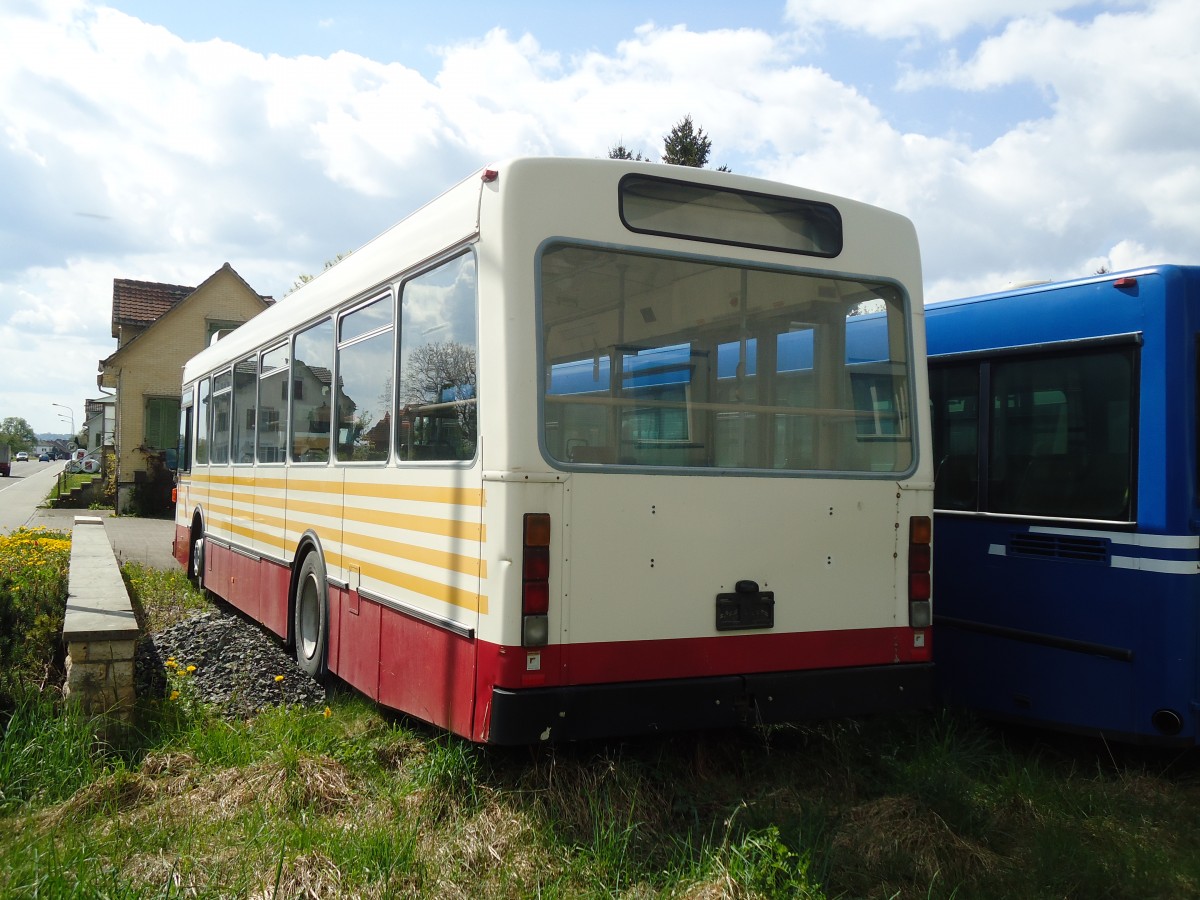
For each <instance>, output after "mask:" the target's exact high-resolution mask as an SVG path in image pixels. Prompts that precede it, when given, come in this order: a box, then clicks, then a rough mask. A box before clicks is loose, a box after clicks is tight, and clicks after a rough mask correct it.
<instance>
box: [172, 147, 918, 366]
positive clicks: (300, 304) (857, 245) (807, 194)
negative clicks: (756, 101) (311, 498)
mask: <svg viewBox="0 0 1200 900" xmlns="http://www.w3.org/2000/svg"><path fill="white" fill-rule="evenodd" d="M564 167H571V171H572V172H578V174H579V178H580V180H581V181H583V180H585V179H587V177H588V174H589V172H590V173H598V172H600V171H601V170H603V171H604V172H605V178H606V180H609V179H611V180H612V181H614V182H615V181H616V180H619V178H620V177H621V176H622V175H624V174H625V173H626V172H640V173H643V174H653V175H657V176H660V177H666V178H673V179H678V180H683V179H686V180H688V181H694V182H697V183H701V184H711V185H714V186H723V187H732V188H737V189H740V190H746V191H756V192H760V193H774V194H794V195H796V196H801V197H803V198H805V199H811V200H816V201H825V202H828V203H831V204H835V205H836V206H837V208H838V210H839V211H840V212H841V214H842V216H843V217H844V218H846V219H847V221H848V227H847V246H846V247H845V248H843V251H842V253H841V254H840V256H839V260H840V261H843V264H844V265H847V266H849V267H850V268H851V269H853V268H855V267H856V266H857V265H861V263H862V261H863V259H864V258H865V257H868V256H869V257H871V258H872V259H875V258H877V257H878V256H879V254H881V253H882V254H884V255H885V256H886V259H885V260H881V261H880V264H881V268H882V269H883V270H884V271H891V270H893V269H894V268H896V267H897V266H900V265H901V264H903V266H904V268H905V269H906V270H907V269H909V268H913V264H914V263H916V265H915V268H913V271H911V272H909V271H905V272H903V273H902V276H903V281H904V282H905V285H906V287H907V288H909V290H910V291H911V292H912V294H913V304H914V306H915V307H916V309H917V310H918V311H919V310H920V309H921V306H922V302H921V296H920V289H921V284H920V268H919V262H918V260H919V257H918V256H917V251H916V236H915V230H913V228H912V224H911V222H909V220H908V219H907V218H905V217H904V216H901V215H899V214H898V213H893V212H890V211H888V210H884V209H880V208H878V207H874V206H871V205H870V204H867V203H862V202H861V201H854V200H848V199H846V198H841V197H836V196H834V195H831V194H824V193H822V192H820V191H814V190H811V189H808V188H802V187H800V186H797V185H783V184H780V183H777V182H772V181H767V180H764V179H761V178H755V177H752V176H746V175H736V174H732V173H728V172H721V171H718V170H713V169H696V168H690V167H684V166H664V165H662V164H659V163H649V162H645V161H634V160H611V159H588V158H563V157H516V158H512V159H507V160H502V161H498V162H495V163H492V164H490V165H489V166H486V167H483V168H480V169H477V170H476V171H475V172H473V173H471V174H470V175H469V176H467V177H466V178H464V179H463V180H462V181H460V182H459V183H458V184H456V185H455V186H453V187H451V188H450V189H449V190H447V191H445V192H444V193H442V194H441V195H439V196H438V197H436V198H434V199H433V200H430V201H429V202H428V203H426V204H424V205H423V206H421V207H419V208H418V209H416V210H414V211H413V212H411V213H410V214H408V215H407V216H405V217H404V218H403V219H401V220H400V221H399V222H397V223H396V224H395V225H392V226H391V227H390V228H388V229H387V230H386V231H384V232H382V233H381V234H379V235H378V236H376V237H375V238H373V239H372V240H370V241H369V242H367V243H366V244H364V245H363V246H362V247H360V248H359V249H357V250H355V251H354V252H353V253H351V254H350V255H349V256H347V257H346V258H344V259H343V260H341V261H340V262H338V263H337V264H336V265H333V266H330V267H329V268H327V269H325V270H324V271H323V272H321V273H320V274H319V275H317V276H316V277H315V278H313V279H312V280H311V281H308V282H307V283H305V284H304V285H302V286H301V287H299V288H298V289H296V290H295V291H293V292H291V293H290V294H288V295H287V296H286V297H284V298H282V299H281V300H280V301H279V302H277V303H275V304H274V305H273V306H271V307H270V308H268V309H266V310H264V311H263V312H261V313H259V314H258V315H257V316H255V317H254V318H253V319H251V320H250V321H249V322H247V323H246V324H245V325H242V326H241V327H239V328H237V329H235V330H234V331H233V332H232V333H230V334H229V335H227V336H226V337H224V338H222V339H221V340H219V341H218V342H217V343H215V344H213V345H212V346H210V347H208V348H207V349H205V350H203V351H201V352H200V353H198V354H197V355H196V356H195V357H193V358H192V359H191V360H190V361H188V362H187V363H186V365H185V366H184V372H183V381H184V383H185V384H186V383H188V382H190V381H192V380H194V379H195V378H197V377H198V376H200V375H202V374H204V373H205V372H208V371H212V370H215V369H217V368H220V367H221V366H222V365H225V364H227V363H229V362H230V361H232V360H236V359H239V358H241V357H243V356H245V355H247V354H249V353H251V352H253V351H255V350H257V349H259V348H260V347H263V346H264V345H266V344H268V343H270V342H271V341H272V339H273V337H274V336H276V335H278V336H282V335H285V334H287V333H289V332H291V331H294V330H297V329H299V328H302V327H304V326H305V325H307V324H308V323H310V322H314V321H316V320H317V319H319V318H321V317H322V316H324V315H325V314H326V313H328V311H329V310H330V309H332V308H335V307H336V306H338V305H339V304H341V303H344V302H346V301H348V300H351V299H353V298H355V297H362V298H364V299H365V298H366V297H367V296H369V295H371V294H372V293H374V292H375V291H377V290H381V289H383V288H384V287H385V286H387V285H388V284H389V283H390V282H391V281H393V280H394V279H395V278H396V277H397V275H398V274H399V273H402V272H404V271H407V270H411V269H413V268H415V267H417V266H419V265H421V263H423V262H425V261H427V260H432V259H433V258H436V257H437V256H438V255H439V254H441V253H444V252H445V251H446V250H448V249H450V248H452V247H454V246H455V245H458V244H463V243H465V242H467V241H469V240H471V239H472V238H474V237H476V236H477V235H478V234H479V228H480V226H479V222H480V204H481V202H482V201H481V194H482V189H483V187H484V185H485V178H486V173H488V172H490V171H498V172H513V173H515V172H516V171H517V170H518V169H520V170H522V171H523V172H524V173H525V174H526V175H532V178H533V180H535V181H536V180H537V177H538V175H539V173H543V172H545V173H549V172H551V171H559V172H561V171H563V170H564ZM614 208H615V206H614ZM874 220H886V221H888V222H890V223H893V224H892V225H889V226H888V227H889V228H891V229H892V230H893V232H895V231H896V229H897V228H904V229H907V231H908V232H910V233H911V235H910V240H911V246H910V244H909V242H906V241H903V240H899V241H898V240H889V241H883V242H880V241H878V240H876V239H875V235H874V234H867V233H863V229H860V228H859V227H858V226H859V224H861V223H862V222H864V221H874ZM751 252H752V251H751Z"/></svg>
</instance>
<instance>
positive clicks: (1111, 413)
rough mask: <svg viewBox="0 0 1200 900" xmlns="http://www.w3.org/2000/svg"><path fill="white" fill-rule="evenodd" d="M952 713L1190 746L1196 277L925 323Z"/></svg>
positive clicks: (1199, 337) (940, 612)
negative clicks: (961, 710) (967, 711)
mask: <svg viewBox="0 0 1200 900" xmlns="http://www.w3.org/2000/svg"><path fill="white" fill-rule="evenodd" d="M926 322H927V334H928V346H929V369H930V399H931V403H932V407H933V443H934V451H935V457H936V459H935V464H936V467H937V468H936V475H935V477H936V487H935V500H934V506H935V527H934V534H935V537H936V540H935V543H934V567H933V572H934V579H935V581H936V583H937V595H938V604H937V608H936V610H935V617H934V623H935V630H936V631H937V635H938V646H937V648H936V650H935V658H936V661H937V667H938V680H939V682H940V684H941V686H942V691H943V696H944V699H945V700H946V702H948V703H950V704H952V705H961V706H966V707H970V708H974V709H976V710H979V711H980V712H982V713H984V714H987V715H989V716H991V717H997V718H1002V719H1008V720H1015V721H1020V722H1026V723H1031V724H1036V725H1042V726H1048V727H1053V728H1059V729H1063V730H1067V731H1076V732H1080V733H1086V734H1092V735H1101V736H1103V737H1104V738H1106V739H1113V740H1120V741H1131V742H1137V743H1155V744H1170V745H1185V746H1186V745H1195V744H1196V743H1197V742H1198V734H1200V729H1198V718H1200V668H1198V666H1200V653H1198V644H1200V454H1198V452H1197V445H1198V443H1200V435H1198V429H1200V410H1198V403H1200V390H1198V382H1200V370H1198V366H1197V356H1198V348H1200V267H1185V266H1155V267H1151V268H1144V269H1137V270H1130V271H1125V272H1118V273H1106V274H1102V275H1098V276H1095V277H1091V278H1084V279H1079V280H1074V281H1067V282H1061V283H1054V284H1039V285H1035V286H1029V287H1022V288H1020V289H1016V290H1010V291H1005V292H1003V293H997V294H989V295H986V296H980V297H971V298H967V299H961V300H953V301H948V302H944V303H936V304H930V305H929V306H928V307H927V308H926Z"/></svg>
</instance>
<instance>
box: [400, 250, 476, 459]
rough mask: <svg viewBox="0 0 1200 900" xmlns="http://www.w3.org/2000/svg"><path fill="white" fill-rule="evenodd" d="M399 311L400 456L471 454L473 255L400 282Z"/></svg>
mask: <svg viewBox="0 0 1200 900" xmlns="http://www.w3.org/2000/svg"><path fill="white" fill-rule="evenodd" d="M400 316H401V323H402V324H401V327H400V389H399V391H398V392H397V396H398V404H399V407H400V409H399V413H398V415H397V422H396V426H397V436H396V443H397V450H398V453H399V457H400V459H401V460H468V459H472V458H474V456H475V447H476V443H477V440H478V428H477V424H476V422H477V419H476V367H477V357H476V340H475V258H474V257H473V256H471V255H469V254H468V255H463V256H459V257H457V258H455V259H452V260H450V261H449V262H447V263H444V264H443V265H441V266H438V267H437V268H436V269H433V270H431V271H429V272H426V273H425V274H423V275H419V276H417V277H416V278H413V279H411V280H409V281H407V282H405V284H404V286H403V289H402V293H401V314H400Z"/></svg>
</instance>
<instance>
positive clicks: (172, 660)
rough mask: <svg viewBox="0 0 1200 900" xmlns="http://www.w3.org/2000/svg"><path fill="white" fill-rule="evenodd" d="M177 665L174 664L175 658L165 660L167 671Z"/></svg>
mask: <svg viewBox="0 0 1200 900" xmlns="http://www.w3.org/2000/svg"><path fill="white" fill-rule="evenodd" d="M178 665H179V663H177V662H175V657H173V656H172V657H169V658H168V659H167V668H168V669H174V668H175V667H176V666H178Z"/></svg>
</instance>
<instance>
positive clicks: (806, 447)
mask: <svg viewBox="0 0 1200 900" xmlns="http://www.w3.org/2000/svg"><path fill="white" fill-rule="evenodd" d="M540 282H541V290H540V296H541V321H542V335H541V337H542V347H541V354H542V355H541V358H542V360H543V370H542V385H541V387H542V390H541V399H542V442H543V447H544V450H545V452H546V455H547V456H548V457H549V459H550V460H551V461H553V462H555V463H558V464H566V465H568V466H570V465H580V466H616V467H620V466H637V467H646V466H653V467H677V468H683V469H756V470H764V469H767V470H783V471H797V472H799V471H828V472H861V473H889V474H894V473H898V472H904V471H907V470H908V469H909V468H910V467H911V466H912V463H913V446H912V441H913V426H912V410H911V405H910V404H911V398H910V384H911V371H910V369H911V362H910V352H909V346H910V341H909V333H908V327H907V301H906V299H905V296H904V294H903V293H902V292H901V291H900V290H899V289H898V288H897V287H896V286H895V285H892V284H887V283H876V282H868V281H859V280H853V279H844V278H830V277H822V276H817V275H808V274H801V273H795V272H783V271H770V270H764V269H755V268H747V267H741V266H737V265H729V264H715V263H712V262H707V261H695V260H690V259H680V258H673V257H663V256H653V255H646V254H639V253H630V252H622V251H615V250H610V249H601V248H596V247H584V246H571V245H558V246H553V247H550V248H548V249H546V250H545V251H544V252H543V254H542V258H541V279H540Z"/></svg>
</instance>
